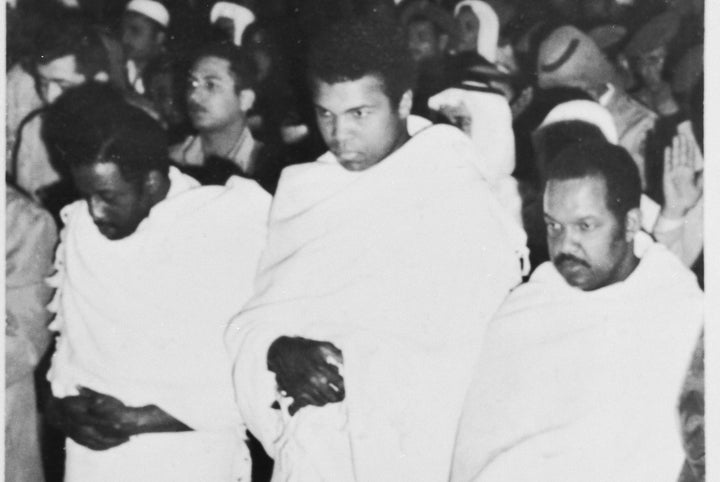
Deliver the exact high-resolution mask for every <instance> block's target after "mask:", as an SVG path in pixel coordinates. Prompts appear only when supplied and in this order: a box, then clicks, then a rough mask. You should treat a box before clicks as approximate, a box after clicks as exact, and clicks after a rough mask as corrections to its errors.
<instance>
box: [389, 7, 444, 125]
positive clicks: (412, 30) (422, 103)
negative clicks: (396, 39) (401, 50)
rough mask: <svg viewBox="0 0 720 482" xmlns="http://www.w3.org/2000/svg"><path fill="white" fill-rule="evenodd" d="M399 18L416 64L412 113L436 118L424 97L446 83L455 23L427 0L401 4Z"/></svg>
mask: <svg viewBox="0 0 720 482" xmlns="http://www.w3.org/2000/svg"><path fill="white" fill-rule="evenodd" d="M400 20H401V22H402V24H403V25H404V27H405V32H406V35H407V44H408V48H409V50H410V54H411V55H412V58H413V60H414V61H415V63H416V65H417V72H418V76H417V85H416V88H415V90H414V91H413V108H412V114H414V115H419V116H421V117H425V118H426V119H429V120H432V121H436V122H437V121H439V120H441V119H442V116H439V115H438V113H437V112H436V111H433V110H431V109H430V108H429V107H428V104H427V103H428V99H429V98H430V97H432V96H433V95H435V94H437V93H438V92H440V91H441V90H443V89H444V88H445V87H447V84H448V76H447V68H448V66H447V64H446V55H447V53H448V49H449V48H450V46H451V44H452V43H453V42H451V38H454V31H455V26H454V23H453V18H452V16H451V15H450V13H449V12H446V11H445V10H443V9H442V8H440V7H438V6H436V5H434V4H432V3H429V2H428V1H427V0H418V1H415V2H410V3H409V5H407V6H404V9H403V10H402V12H401V14H400Z"/></svg>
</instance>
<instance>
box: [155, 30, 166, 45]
mask: <svg viewBox="0 0 720 482" xmlns="http://www.w3.org/2000/svg"><path fill="white" fill-rule="evenodd" d="M155 41H156V42H157V44H158V45H162V46H164V45H165V32H163V31H162V30H159V31H158V33H157V34H155Z"/></svg>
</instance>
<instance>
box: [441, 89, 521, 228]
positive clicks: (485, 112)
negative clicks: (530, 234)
mask: <svg viewBox="0 0 720 482" xmlns="http://www.w3.org/2000/svg"><path fill="white" fill-rule="evenodd" d="M428 107H430V109H432V110H435V111H442V110H443V109H444V108H447V107H450V108H453V109H458V108H461V109H463V110H466V111H467V112H468V113H469V115H470V132H469V133H468V135H469V136H470V139H472V141H473V144H475V148H476V150H477V157H476V159H475V163H476V165H477V166H478V168H479V169H480V171H481V172H482V174H483V176H484V177H485V178H486V179H487V180H488V182H489V183H490V185H491V187H492V189H493V192H495V195H496V196H497V197H498V199H499V200H500V204H502V205H503V207H504V208H505V209H507V211H508V213H510V215H511V216H512V217H513V219H515V220H516V221H517V222H518V223H519V224H522V220H521V219H522V218H521V211H522V198H521V197H520V192H519V190H518V183H517V180H516V179H515V178H514V177H512V173H513V171H514V170H515V134H514V132H513V129H512V112H511V110H510V106H509V105H508V102H507V100H506V99H505V97H503V96H502V95H500V94H497V93H494V92H487V91H481V90H472V89H463V88H458V87H451V88H449V89H446V90H443V91H442V92H440V93H438V94H436V95H434V96H432V97H430V99H429V100H428Z"/></svg>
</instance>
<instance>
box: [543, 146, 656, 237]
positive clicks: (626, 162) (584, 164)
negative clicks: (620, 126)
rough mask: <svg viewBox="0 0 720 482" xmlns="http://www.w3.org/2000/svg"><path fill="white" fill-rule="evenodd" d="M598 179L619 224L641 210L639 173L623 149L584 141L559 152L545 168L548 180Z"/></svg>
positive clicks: (608, 206) (608, 205) (609, 207)
mask: <svg viewBox="0 0 720 482" xmlns="http://www.w3.org/2000/svg"><path fill="white" fill-rule="evenodd" d="M585 177H599V178H602V179H603V180H604V181H605V187H606V189H607V192H606V199H605V201H606V203H607V208H608V209H609V210H610V212H612V213H613V214H614V215H615V219H617V220H618V221H619V222H621V223H622V222H623V221H624V220H625V216H627V213H628V211H630V210H631V209H634V208H638V207H640V196H641V195H642V188H641V186H640V171H639V170H638V167H637V165H636V164H635V161H633V158H632V156H631V155H630V154H629V153H628V152H627V151H626V150H625V149H624V148H622V147H620V146H616V145H613V144H610V143H609V142H607V141H604V140H587V141H581V142H578V143H575V144H572V145H570V146H568V147H566V148H564V149H563V150H562V151H560V152H559V153H558V154H557V155H556V156H555V157H554V158H553V159H552V161H551V162H550V164H549V165H548V168H547V180H548V181H550V180H551V179H555V180H558V181H565V180H568V179H582V178H585Z"/></svg>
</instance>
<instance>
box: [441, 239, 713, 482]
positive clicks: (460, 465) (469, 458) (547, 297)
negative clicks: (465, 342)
mask: <svg viewBox="0 0 720 482" xmlns="http://www.w3.org/2000/svg"><path fill="white" fill-rule="evenodd" d="M639 238H640V239H643V241H642V242H641V243H638V244H637V245H636V247H637V248H638V251H639V252H642V253H643V254H642V257H641V261H640V264H639V265H638V267H637V268H636V269H635V271H634V272H633V273H632V274H631V275H630V276H629V277H628V278H627V279H626V280H625V281H622V282H619V283H615V284H612V285H610V286H607V287H604V288H600V289H598V290H595V291H590V292H585V291H581V290H579V289H577V288H573V287H571V286H570V285H568V284H567V283H566V282H565V280H564V279H563V278H562V276H561V275H560V273H558V271H557V270H556V269H555V267H554V266H553V265H552V263H550V262H548V263H545V264H543V265H541V266H540V267H538V268H537V270H536V271H535V272H534V273H533V276H532V277H531V279H530V281H529V282H528V283H527V284H525V285H523V286H521V287H519V288H518V289H516V290H515V291H514V292H513V293H512V294H511V295H510V297H508V299H507V301H506V302H505V303H504V304H503V306H502V307H501V309H500V311H499V312H498V314H497V316H496V317H495V318H494V319H493V321H492V322H491V324H490V326H489V328H488V332H487V335H486V338H485V340H484V345H483V348H482V350H481V351H480V359H479V362H478V365H477V367H476V373H475V378H474V380H473V381H472V384H471V386H470V389H469V391H468V394H467V398H466V400H465V407H464V409H463V414H462V417H461V420H460V424H459V430H458V435H457V443H456V447H455V455H454V461H453V473H452V477H451V480H452V481H453V482H466V481H476V482H491V481H492V482H494V481H498V482H500V481H502V482H505V481H517V482H523V481H533V482H544V481H548V482H550V481H552V482H555V481H564V480H582V481H598V482H599V481H603V482H605V481H609V480H612V481H618V482H622V481H627V482H637V481H648V482H650V481H652V482H655V481H662V480H667V481H670V480H677V474H678V473H679V471H680V468H681V466H682V463H683V449H682V444H681V440H680V433H679V429H678V426H677V400H678V396H679V395H678V394H679V393H680V389H681V386H682V382H683V379H684V375H685V373H686V370H687V367H688V364H689V362H690V358H691V355H692V352H693V348H694V345H695V342H696V341H697V337H698V335H699V332H700V326H701V323H702V318H703V295H702V292H701V291H700V288H699V287H698V285H697V281H696V280H695V277H694V276H693V274H692V273H691V272H690V271H688V270H687V268H685V267H684V266H682V264H681V263H680V262H679V261H678V260H677V259H676V258H675V257H674V256H673V255H672V254H671V253H669V252H668V251H667V250H666V249H665V248H664V247H663V246H661V245H659V244H655V243H652V242H651V240H649V238H648V237H647V235H644V234H641V235H640V236H639ZM643 245H644V246H643ZM648 245H649V246H648ZM643 248H644V250H643Z"/></svg>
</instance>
